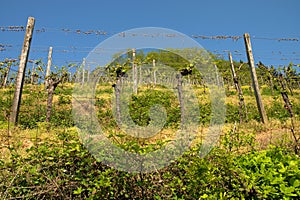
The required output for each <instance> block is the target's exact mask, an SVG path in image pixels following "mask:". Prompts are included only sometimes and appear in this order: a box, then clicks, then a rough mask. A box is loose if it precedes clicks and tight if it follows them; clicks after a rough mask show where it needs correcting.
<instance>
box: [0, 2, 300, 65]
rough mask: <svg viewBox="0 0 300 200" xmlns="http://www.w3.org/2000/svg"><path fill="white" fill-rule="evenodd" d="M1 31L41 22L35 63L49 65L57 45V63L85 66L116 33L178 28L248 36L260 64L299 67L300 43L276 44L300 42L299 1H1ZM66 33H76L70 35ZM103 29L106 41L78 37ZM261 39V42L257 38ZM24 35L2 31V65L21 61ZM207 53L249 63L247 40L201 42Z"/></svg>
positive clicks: (194, 32) (32, 55)
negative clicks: (49, 53) (49, 56)
mask: <svg viewBox="0 0 300 200" xmlns="http://www.w3.org/2000/svg"><path fill="white" fill-rule="evenodd" d="M0 5H1V8H2V9H1V12H0V27H5V26H14V25H16V26H18V25H20V26H26V23H27V18H28V17H29V16H33V17H35V19H36V25H35V29H36V30H37V29H42V28H44V29H45V30H46V31H45V32H44V33H36V32H35V33H34V36H33V40H32V46H31V49H32V51H31V52H30V56H29V57H30V58H31V59H38V58H42V59H44V61H46V58H47V51H48V48H49V46H53V50H54V52H53V63H54V64H55V65H59V66H60V65H63V64H65V63H66V62H70V61H79V62H80V61H81V60H82V58H83V57H86V56H87V54H88V52H89V51H90V50H92V48H93V47H95V46H96V45H98V44H99V43H100V42H101V41H103V40H104V39H106V38H107V37H109V36H112V35H113V34H115V33H118V32H122V31H125V30H128V29H132V28H139V27H147V26H152V27H153V26H154V27H163V28H169V29H174V30H176V31H179V32H182V33H184V34H186V35H188V36H193V35H205V36H217V35H233V36H236V35H237V36H242V35H243V34H244V33H245V32H248V33H250V35H251V36H252V37H253V39H252V47H253V51H254V56H255V62H258V61H262V62H263V63H266V64H267V65H275V66H278V65H287V64H288V63H289V62H291V61H292V62H293V63H295V64H299V63H300V48H299V47H300V42H299V41H298V42H296V41H281V42H279V41H277V40H272V38H298V39H300V23H299V19H300V17H299V11H300V1H299V0H264V1H262V0H260V1H259V0H251V1H249V0H248V1H246V0H226V1H225V0H207V1H201V0H185V1H182V0H178V1H176V0H172V1H171V0H148V1H143V0H139V1H137V0H128V1H121V0H106V1H102V0H97V1H96V0H95V1H93V0H85V1H83V0H81V1H77V0H72V1H68V0H65V1H63V0H60V1H58V0H51V1H41V0H27V1H16V0H9V1H2V2H1V3H0ZM62 28H68V29H70V30H72V31H73V32H69V33H66V32H64V31H62V30H61V29H62ZM77 29H80V30H82V31H88V30H102V31H105V32H107V35H105V36H99V35H95V34H91V35H85V34H76V33H74V31H75V30H77ZM258 38H261V39H258ZM23 39H24V32H7V31H4V32H3V31H0V44H9V45H12V46H11V47H6V50H5V51H0V60H2V59H4V58H16V57H18V56H19V54H20V52H21V46H22V43H23ZM196 41H197V42H198V43H200V44H201V45H203V46H204V47H205V48H206V49H207V50H209V51H212V52H216V53H218V54H223V55H225V59H227V57H226V53H224V50H230V51H232V52H233V53H234V59H236V60H244V61H246V55H245V47H244V41H243V39H240V40H238V41H233V40H231V39H227V40H211V39H206V40H205V39H196Z"/></svg>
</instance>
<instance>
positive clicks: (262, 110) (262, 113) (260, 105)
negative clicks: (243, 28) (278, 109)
mask: <svg viewBox="0 0 300 200" xmlns="http://www.w3.org/2000/svg"><path fill="white" fill-rule="evenodd" d="M244 41H245V46H246V51H247V57H248V62H249V66H250V72H251V78H252V84H253V89H254V94H255V98H256V103H257V108H258V110H259V114H260V117H261V120H262V122H263V123H265V124H266V123H268V118H267V115H266V111H265V108H264V105H263V103H262V98H261V94H260V91H259V85H258V81H257V76H256V70H255V65H254V58H253V53H252V47H251V42H250V35H249V34H248V33H245V34H244Z"/></svg>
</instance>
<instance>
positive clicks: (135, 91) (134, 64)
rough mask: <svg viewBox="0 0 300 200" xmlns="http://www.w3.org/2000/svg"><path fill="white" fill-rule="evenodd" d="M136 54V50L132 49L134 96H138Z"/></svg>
mask: <svg viewBox="0 0 300 200" xmlns="http://www.w3.org/2000/svg"><path fill="white" fill-rule="evenodd" d="M135 54H136V50H135V49H132V78H133V92H134V94H137V89H138V86H137V67H136V63H135Z"/></svg>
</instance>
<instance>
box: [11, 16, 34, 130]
mask: <svg viewBox="0 0 300 200" xmlns="http://www.w3.org/2000/svg"><path fill="white" fill-rule="evenodd" d="M34 22H35V19H34V18H33V17H29V18H28V22H27V26H26V33H25V37H24V43H23V47H22V53H21V57H20V64H19V70H18V74H17V77H16V86H15V93H14V99H13V103H12V110H11V116H10V122H12V123H13V124H15V125H16V124H17V122H18V114H19V109H20V103H21V96H22V89H23V83H24V77H25V72H26V64H27V61H28V54H29V50H30V44H31V39H32V33H33V29H34Z"/></svg>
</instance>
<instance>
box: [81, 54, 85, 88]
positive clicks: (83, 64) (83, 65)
mask: <svg viewBox="0 0 300 200" xmlns="http://www.w3.org/2000/svg"><path fill="white" fill-rule="evenodd" d="M84 68H85V58H83V62H82V82H81V85H84V73H85V70H84Z"/></svg>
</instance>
